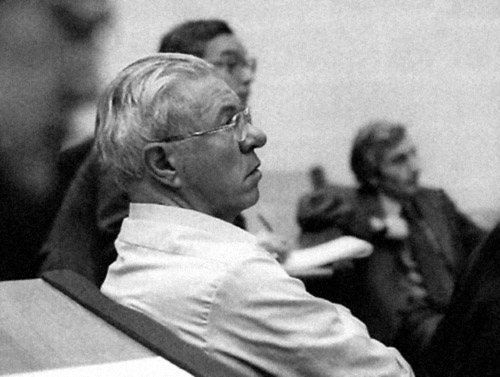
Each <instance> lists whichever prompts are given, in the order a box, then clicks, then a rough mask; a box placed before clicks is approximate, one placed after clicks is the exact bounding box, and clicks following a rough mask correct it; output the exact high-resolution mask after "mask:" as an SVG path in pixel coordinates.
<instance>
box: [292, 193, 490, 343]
mask: <svg viewBox="0 0 500 377" xmlns="http://www.w3.org/2000/svg"><path fill="white" fill-rule="evenodd" d="M415 202H416V205H417V207H418V209H419V211H420V214H421V216H422V218H423V219H424V220H425V222H426V223H427V225H428V226H429V227H430V228H431V229H432V231H433V232H434V234H435V235H436V236H438V239H439V241H440V244H441V248H442V251H443V254H444V256H445V260H446V262H447V267H448V268H447V269H446V271H443V274H445V273H446V274H451V276H452V277H453V280H455V279H456V276H457V275H458V273H459V272H460V271H461V269H462V267H463V265H464V262H465V260H466V258H467V256H468V255H469V253H470V252H471V251H472V250H473V248H474V247H475V246H476V245H477V244H478V242H479V241H480V239H481V238H482V236H483V234H484V233H483V231H482V230H480V229H479V228H478V227H477V226H475V225H474V224H473V223H472V222H471V221H470V220H469V219H467V217H466V216H464V215H463V214H462V213H460V211H458V210H457V208H456V207H455V205H454V204H453V202H452V201H451V200H450V199H449V197H448V196H447V195H446V194H445V193H444V192H443V191H442V190H435V189H427V188H422V189H420V190H419V192H418V193H417V194H416V197H415ZM373 216H376V217H383V209H382V207H381V206H380V203H379V199H378V196H377V194H376V193H375V192H373V191H367V190H362V189H354V188H350V187H339V186H328V187H326V188H324V189H321V190H319V191H316V192H313V193H311V194H308V195H306V196H304V197H303V198H301V200H300V202H299V206H298V222H299V225H300V227H301V229H302V234H301V239H300V243H301V244H302V245H303V246H310V245H313V244H315V243H320V242H324V241H326V240H328V239H332V238H336V237H339V236H341V235H352V236H356V237H359V238H362V239H365V240H367V241H369V242H371V243H372V244H373V245H374V247H375V250H374V252H373V254H372V255H371V256H370V257H368V258H366V259H363V260H356V261H354V268H350V269H340V270H336V271H335V273H334V278H335V279H334V286H333V287H332V289H334V290H335V291H336V294H335V295H334V297H336V299H337V300H338V301H339V302H340V303H341V304H344V305H346V306H347V307H348V308H349V309H351V311H352V312H353V314H354V315H355V316H357V317H359V318H360V319H361V320H362V321H363V322H365V324H366V325H367V327H368V330H369V331H370V334H371V335H372V336H373V337H374V338H376V339H379V340H381V341H382V342H384V343H386V344H388V345H396V343H397V336H398V331H399V330H400V328H401V325H402V318H403V316H404V315H406V316H407V315H408V314H410V315H413V316H414V320H415V321H417V322H419V321H421V322H422V323H424V322H425V321H428V322H429V326H430V328H433V326H435V324H436V320H435V319H433V316H434V315H435V314H436V315H442V313H444V310H445V308H443V307H438V306H436V305H429V306H428V307H419V308H417V309H415V308H413V307H412V306H411V305H410V303H409V299H408V298H409V295H410V291H409V288H408V285H407V284H404V274H403V269H402V268H401V265H400V263H401V262H400V261H399V258H398V250H399V249H400V248H402V247H404V242H403V241H395V240H390V239H387V238H385V237H384V236H383V235H382V234H380V233H376V232H374V231H373V230H372V228H371V226H370V222H369V220H370V218H371V217H373ZM450 295H451V292H450Z"/></svg>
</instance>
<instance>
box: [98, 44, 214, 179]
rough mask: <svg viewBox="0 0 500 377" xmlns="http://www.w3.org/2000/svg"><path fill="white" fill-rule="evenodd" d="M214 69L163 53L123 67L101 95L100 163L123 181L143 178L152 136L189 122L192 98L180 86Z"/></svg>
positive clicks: (172, 131) (157, 137)
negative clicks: (144, 155)
mask: <svg viewBox="0 0 500 377" xmlns="http://www.w3.org/2000/svg"><path fill="white" fill-rule="evenodd" d="M211 74H213V70H212V66H211V65H210V64H208V63H207V62H205V61H204V60H202V59H199V58H196V57H194V56H191V55H184V54H177V53H159V54H154V55H151V56H148V57H145V58H143V59H140V60H138V61H136V62H134V63H132V64H130V65H129V66H128V67H126V68H125V69H123V70H122V71H121V72H120V73H119V74H118V76H117V77H116V78H115V79H114V80H113V81H112V82H111V84H110V85H109V86H108V88H107V89H106V90H105V92H104V93H103V94H102V96H101V97H100V101H99V105H98V109H97V117H96V131H95V142H96V148H97V150H98V153H99V155H100V159H101V166H102V167H103V168H104V169H107V170H108V169H111V170H110V172H113V173H115V174H116V178H117V179H118V181H119V182H121V183H126V182H127V181H129V180H131V179H141V178H142V177H143V174H144V164H143V161H142V158H143V157H142V153H143V148H144V146H145V145H146V144H147V143H148V142H151V141H152V140H160V139H162V138H165V137H167V136H169V135H172V134H175V133H179V131H180V130H182V128H183V127H185V123H186V122H185V121H184V122H183V120H185V119H186V116H188V115H189V111H188V110H189V106H190V105H191V101H190V100H189V98H186V97H185V96H181V95H180V94H179V90H178V88H179V86H181V85H182V84H183V83H185V82H186V81H192V80H198V79H201V78H204V77H207V76H209V75H211Z"/></svg>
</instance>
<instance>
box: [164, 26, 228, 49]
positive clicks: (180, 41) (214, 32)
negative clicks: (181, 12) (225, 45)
mask: <svg viewBox="0 0 500 377" xmlns="http://www.w3.org/2000/svg"><path fill="white" fill-rule="evenodd" d="M221 34H233V30H232V29H231V28H230V27H229V25H228V24H227V23H226V22H225V21H222V20H195V21H187V22H184V23H182V24H180V25H178V26H176V27H175V28H173V29H172V30H171V31H169V32H168V33H167V34H165V35H164V36H163V38H162V40H161V43H160V48H159V50H158V51H159V52H181V53H183V54H190V55H194V56H197V57H199V58H203V56H204V55H205V48H206V44H207V43H208V42H209V41H211V40H212V39H214V38H215V37H217V36H219V35H221Z"/></svg>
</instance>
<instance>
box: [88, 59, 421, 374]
mask: <svg viewBox="0 0 500 377" xmlns="http://www.w3.org/2000/svg"><path fill="white" fill-rule="evenodd" d="M265 143H266V135H265V134H264V133H263V132H262V131H261V130H260V129H258V128H257V127H256V126H254V125H253V124H252V123H251V118H250V112H249V110H248V108H245V106H244V105H243V103H242V101H241V100H240V98H238V96H237V95H236V93H235V92H234V91H233V90H231V88H230V87H229V86H228V85H227V84H226V83H225V82H224V81H223V80H221V79H220V78H219V77H218V75H217V74H216V72H215V71H214V70H213V69H212V66H210V65H209V64H207V63H206V62H205V61H203V60H201V59H199V58H195V57H193V56H188V55H182V54H158V55H154V56H151V57H147V58H144V59H142V60H139V61H137V62H135V63H133V64H132V65H130V66H129V67H127V68H126V69H125V70H124V71H122V72H121V73H120V74H119V76H118V77H117V78H116V79H115V80H114V81H113V82H112V84H111V85H110V86H109V88H108V89H107V91H106V92H105V94H104V95H103V97H102V98H101V101H100V105H99V109H98V125H97V133H96V145H97V148H98V150H99V152H100V156H101V158H102V166H103V168H105V169H108V173H109V174H112V175H116V178H117V179H118V180H119V181H120V182H121V184H123V186H124V187H125V189H126V191H127V193H128V195H129V197H130V199H131V204H130V212H129V216H128V217H127V218H126V219H125V220H124V222H123V224H122V228H121V231H120V234H119V236H118V238H117V240H116V243H115V245H116V248H117V252H118V258H117V260H116V261H115V262H114V263H113V264H112V265H111V266H110V268H109V270H108V274H107V276H106V279H105V281H104V283H103V285H102V288H101V290H102V292H103V293H104V294H105V295H107V296H109V297H111V298H112V299H114V300H116V301H117V302H119V303H121V304H123V305H126V306H128V307H131V308H134V309H136V310H139V311H141V312H143V313H146V314H147V315H149V316H151V317H152V318H153V319H155V320H156V321H158V322H160V323H161V324H163V325H164V326H166V327H168V328H170V329H171V330H172V331H173V332H174V333H176V334H177V335H178V336H179V337H181V338H182V339H183V340H184V341H186V342H189V343H191V344H193V345H194V346H196V347H199V348H200V349H202V350H204V352H206V353H207V354H208V355H210V357H212V358H214V359H216V360H218V361H219V362H222V363H225V364H226V365H228V366H230V367H231V368H232V369H233V370H234V371H235V375H241V376H262V375H272V376H306V375H307V376H333V375H335V376H353V375H363V376H408V375H413V373H412V372H411V369H410V367H409V365H408V364H407V363H406V362H405V360H404V359H402V358H401V356H400V355H399V353H398V352H397V351H396V350H394V349H391V348H387V347H385V346H384V345H383V344H381V343H379V342H378V341H375V340H373V339H371V338H370V337H369V335H368V333H367V331H366V328H365V326H364V325H363V324H362V323H361V322H360V321H359V320H357V319H356V318H354V317H353V316H352V315H351V314H350V312H349V311H348V310H347V309H345V308H344V307H342V306H338V305H335V304H331V303H329V302H327V301H324V300H321V299H317V298H314V297H312V296H310V295H309V294H308V293H306V291H305V290H304V287H303V285H302V284H301V283H300V282H299V281H298V280H296V279H293V278H291V277H289V276H288V275H287V274H286V273H285V271H284V270H283V268H282V267H281V266H280V264H279V263H278V262H277V261H276V260H275V259H274V258H272V257H271V256H270V254H269V253H268V252H267V251H265V250H264V249H262V248H260V247H259V246H258V245H257V243H256V239H255V237H254V236H253V235H251V234H249V233H248V232H246V231H244V230H242V229H241V228H239V227H236V226H234V225H233V224H232V221H233V220H234V218H235V217H236V216H237V215H238V214H239V213H240V212H241V211H242V210H244V209H246V208H248V207H250V206H252V205H253V204H255V202H256V201H257V200H258V197H259V190H258V183H259V180H260V179H261V172H260V171H259V166H260V161H259V159H258V157H257V155H256V153H255V149H256V148H260V147H262V146H263V145H264V144H265ZM207 373H208V374H210V372H209V371H207Z"/></svg>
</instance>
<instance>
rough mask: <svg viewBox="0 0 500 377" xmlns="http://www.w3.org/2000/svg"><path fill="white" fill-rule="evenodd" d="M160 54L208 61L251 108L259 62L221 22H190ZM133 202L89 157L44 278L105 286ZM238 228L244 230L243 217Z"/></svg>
mask: <svg viewBox="0 0 500 377" xmlns="http://www.w3.org/2000/svg"><path fill="white" fill-rule="evenodd" d="M159 50H160V52H179V53H185V54H190V55H194V56H197V57H200V58H203V59H206V60H207V61H209V62H210V63H212V64H213V65H214V66H215V69H216V73H217V75H218V76H219V77H220V78H222V79H223V80H224V81H226V83H227V84H228V85H229V87H230V88H231V89H233V90H234V91H235V92H236V94H237V95H238V96H239V97H240V99H241V101H242V102H243V103H247V102H248V99H249V96H250V92H251V84H252V82H253V79H254V73H255V60H254V59H252V58H249V57H248V54H247V51H246V49H245V47H244V46H243V44H242V43H241V41H240V40H239V39H238V38H237V36H236V35H235V34H234V33H233V30H232V29H231V28H230V27H229V25H228V24H227V23H226V22H224V21H222V20H217V19H208V20H195V21H187V22H184V23H182V24H180V25H178V26H176V27H174V28H173V29H172V30H171V31H169V32H168V33H167V34H165V36H164V37H163V39H162V41H161V44H160V48H159ZM91 146H92V140H90V141H88V142H85V143H83V144H82V145H79V146H77V147H76V148H74V149H72V150H69V151H67V152H64V153H63V154H62V156H61V160H62V161H61V162H63V163H64V161H70V164H69V165H70V166H69V167H65V169H64V170H65V171H68V172H69V173H68V174H67V175H68V176H71V175H72V174H73V172H74V170H76V168H75V167H74V166H73V167H72V165H73V163H72V162H71V161H73V160H75V159H76V161H81V160H82V159H83V158H85V157H86V156H87V154H88V153H89V150H90V148H91ZM128 203H129V198H128V197H127V194H126V193H125V192H124V191H123V190H122V189H121V188H120V187H118V186H117V185H116V184H115V183H114V182H113V181H112V180H111V179H110V178H109V177H107V175H106V174H102V173H101V172H100V170H99V166H98V164H97V162H96V156H95V155H94V153H90V154H89V155H88V157H86V159H85V161H84V162H83V164H82V166H81V168H80V169H79V171H78V173H77V174H76V177H75V178H74V179H73V182H72V183H71V185H70V187H69V189H68V192H67V194H66V197H65V199H64V201H63V204H62V206H61V209H60V210H59V213H58V216H57V217H56V220H55V222H54V226H53V228H52V230H51V232H50V235H49V238H48V240H47V242H46V243H45V245H44V246H43V249H42V258H41V259H42V260H43V263H42V267H41V272H43V271H47V270H53V269H62V268H65V269H71V270H73V271H75V272H77V273H79V274H81V275H83V276H85V277H87V278H88V279H89V280H91V281H93V282H94V283H96V284H97V285H100V284H102V281H103V279H104V276H105V275H106V271H107V268H108V266H109V264H110V263H111V262H113V261H114V259H115V258H116V251H115V249H114V246H113V242H114V240H115V238H116V236H117V234H118V231H119V229H120V225H121V222H122V220H123V218H124V217H125V216H127V214H128ZM235 222H236V223H237V224H238V225H240V226H242V227H244V220H243V217H241V216H238V217H237V218H236V220H235Z"/></svg>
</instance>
